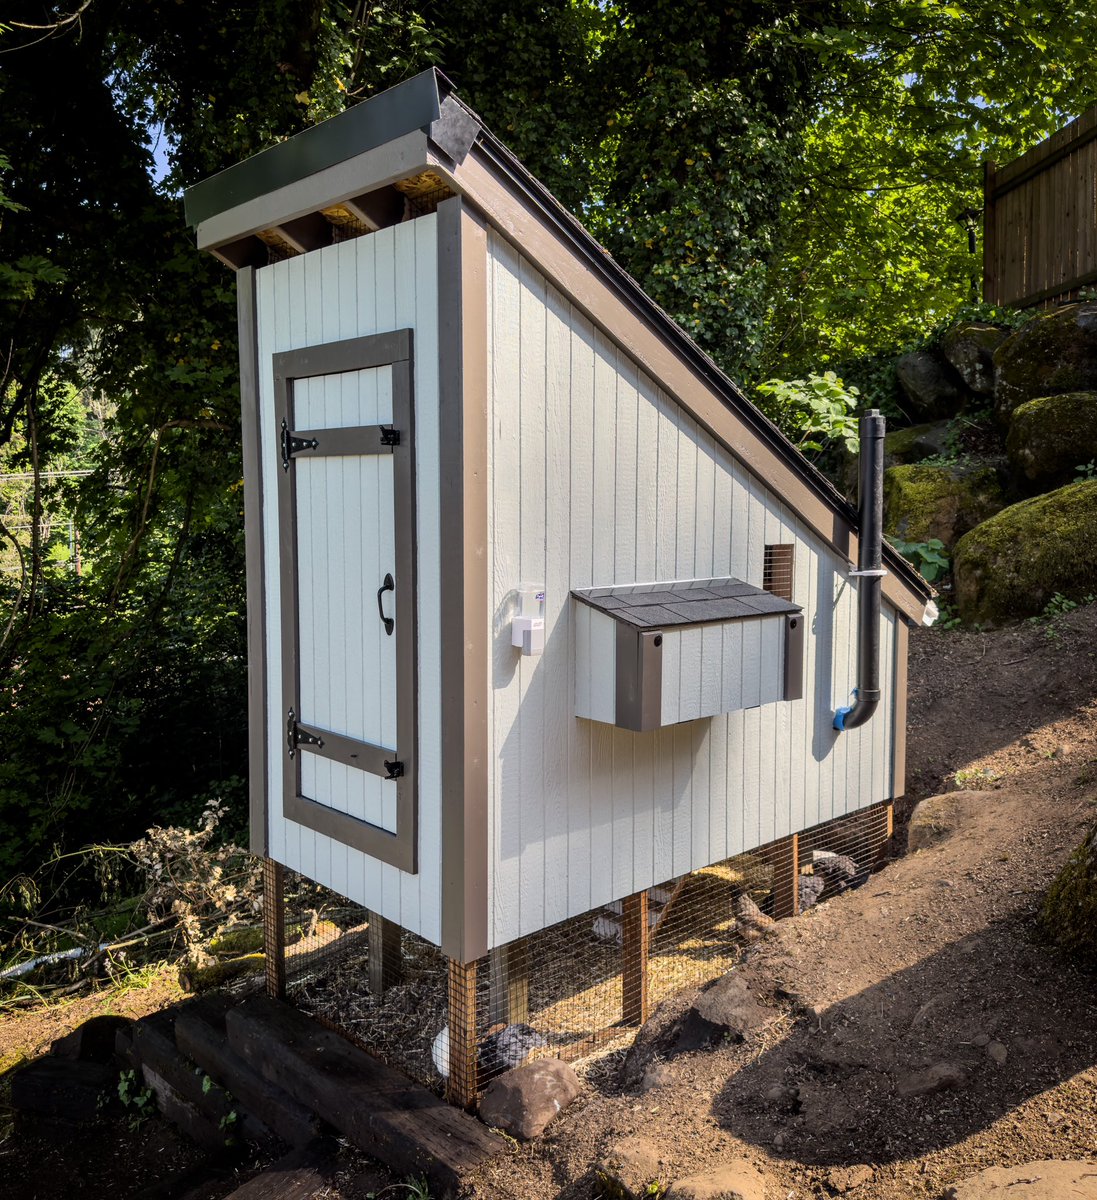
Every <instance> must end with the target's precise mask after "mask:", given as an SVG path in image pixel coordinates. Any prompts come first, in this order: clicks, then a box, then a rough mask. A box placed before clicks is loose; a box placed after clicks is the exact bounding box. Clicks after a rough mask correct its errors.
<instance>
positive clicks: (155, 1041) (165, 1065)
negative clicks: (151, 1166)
mask: <svg viewBox="0 0 1097 1200" xmlns="http://www.w3.org/2000/svg"><path fill="white" fill-rule="evenodd" d="M130 1060H131V1061H136V1062H137V1063H138V1064H139V1066H140V1071H141V1076H142V1078H143V1079H144V1081H145V1084H146V1086H147V1087H149V1088H151V1090H152V1092H153V1093H154V1094H155V1096H156V1103H157V1106H158V1108H159V1109H160V1112H161V1114H162V1115H163V1116H164V1117H166V1118H167V1119H168V1120H169V1121H171V1122H172V1124H174V1125H178V1126H179V1128H180V1129H182V1130H183V1132H184V1133H185V1134H186V1135H187V1136H188V1137H189V1138H191V1139H192V1140H193V1141H195V1142H197V1143H198V1144H199V1145H201V1146H205V1147H206V1148H207V1149H210V1150H216V1149H219V1148H222V1147H225V1146H228V1145H232V1144H233V1143H234V1142H235V1141H236V1140H237V1139H238V1138H243V1139H244V1140H245V1141H248V1142H251V1143H253V1144H254V1145H257V1146H262V1147H265V1148H270V1149H274V1148H276V1147H278V1146H279V1145H280V1143H279V1142H278V1139H277V1138H276V1137H275V1135H274V1134H273V1133H272V1132H271V1130H270V1129H269V1128H268V1127H267V1126H266V1125H265V1124H264V1123H263V1122H262V1121H261V1120H260V1119H259V1118H258V1117H257V1116H255V1115H254V1114H253V1113H251V1112H248V1111H247V1109H245V1108H244V1107H243V1106H241V1105H237V1103H236V1101H235V1099H234V1098H233V1097H232V1096H230V1095H229V1094H228V1093H227V1092H226V1091H225V1089H224V1088H222V1087H220V1086H219V1085H218V1084H216V1083H214V1082H213V1081H212V1080H206V1079H204V1078H203V1076H202V1071H201V1070H200V1069H198V1068H197V1067H196V1066H195V1064H194V1063H192V1062H190V1061H189V1060H188V1059H186V1058H184V1057H183V1055H182V1054H181V1053H180V1051H179V1048H178V1046H177V1045H176V1043H175V1017H174V1014H173V1013H171V1012H170V1011H164V1012H157V1013H152V1014H151V1015H150V1016H147V1017H142V1018H141V1020H140V1021H138V1022H137V1023H136V1024H135V1025H134V1027H133V1045H132V1049H131V1051H130Z"/></svg>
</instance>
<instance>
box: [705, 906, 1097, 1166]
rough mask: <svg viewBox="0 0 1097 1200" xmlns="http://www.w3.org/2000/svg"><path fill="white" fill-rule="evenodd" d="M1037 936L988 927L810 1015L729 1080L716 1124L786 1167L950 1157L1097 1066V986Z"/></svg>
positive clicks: (1016, 924)
mask: <svg viewBox="0 0 1097 1200" xmlns="http://www.w3.org/2000/svg"><path fill="white" fill-rule="evenodd" d="M1033 924H1034V923H1033V922H1031V921H1023V920H1017V919H1010V920H1003V921H999V922H997V923H994V924H991V925H990V926H988V927H987V928H985V929H983V930H980V931H979V932H978V933H976V934H972V935H970V936H968V937H965V938H962V939H961V940H959V941H956V942H953V943H952V944H950V945H948V946H947V947H945V948H944V949H942V950H940V951H939V952H937V953H935V954H932V955H930V956H929V957H928V958H926V959H924V960H923V961H921V962H919V963H918V964H916V965H915V966H912V967H909V968H907V969H905V970H903V971H900V972H898V973H896V974H894V975H891V976H889V977H888V978H887V979H885V980H883V981H882V982H880V983H879V984H877V985H875V986H873V987H871V988H868V989H866V990H865V991H862V992H859V993H858V994H856V995H854V996H852V997H850V998H849V999H846V1000H843V1001H841V1002H840V1003H837V1004H834V1005H832V1006H831V1007H830V1008H827V1009H825V1010H824V1011H822V1012H821V1013H820V1014H818V1015H815V1014H810V1013H809V1014H805V1015H802V1016H801V1017H800V1018H799V1021H798V1024H797V1026H796V1028H795V1029H794V1030H793V1031H792V1032H791V1033H790V1034H789V1035H788V1036H787V1037H786V1038H785V1039H784V1040H782V1041H781V1042H780V1044H779V1045H776V1046H774V1047H773V1049H771V1050H769V1051H766V1052H764V1053H763V1054H762V1055H761V1056H760V1057H759V1058H756V1059H755V1060H754V1061H752V1062H751V1063H749V1064H748V1065H747V1066H745V1067H743V1068H742V1069H741V1070H740V1071H739V1072H737V1073H736V1074H735V1075H734V1076H733V1077H732V1078H731V1079H729V1080H728V1082H727V1084H726V1085H725V1086H724V1088H723V1089H722V1091H721V1092H720V1093H719V1094H718V1095H717V1097H716V1099H715V1101H714V1103H713V1114H714V1116H715V1117H716V1118H717V1120H718V1122H719V1124H720V1125H722V1126H723V1127H724V1128H725V1129H726V1130H727V1131H728V1132H729V1133H731V1134H733V1135H734V1136H735V1137H737V1138H740V1139H742V1140H743V1141H746V1142H750V1143H754V1144H755V1145H758V1146H761V1147H764V1148H765V1149H766V1150H767V1151H768V1152H769V1153H770V1154H772V1155H774V1156H775V1157H777V1158H785V1159H794V1160H798V1161H799V1162H802V1163H807V1164H818V1165H826V1166H841V1165H850V1164H856V1163H864V1162H876V1163H886V1162H892V1161H895V1160H898V1159H909V1158H913V1157H917V1156H920V1155H926V1154H929V1153H931V1152H934V1151H937V1150H941V1149H943V1148H945V1147H947V1146H950V1145H954V1144H956V1143H958V1142H960V1141H962V1140H963V1139H964V1138H966V1137H968V1136H969V1135H971V1134H973V1133H976V1132H978V1131H980V1130H984V1129H986V1128H987V1127H988V1126H990V1125H991V1124H992V1123H993V1122H995V1121H997V1120H999V1118H1001V1117H1003V1116H1005V1115H1006V1114H1007V1113H1009V1112H1010V1111H1011V1110H1013V1109H1015V1108H1016V1107H1017V1106H1018V1105H1020V1104H1022V1103H1023V1102H1025V1101H1027V1100H1029V1099H1031V1098H1032V1097H1034V1096H1038V1095H1039V1094H1041V1093H1043V1092H1045V1091H1046V1090H1048V1089H1049V1088H1051V1087H1053V1086H1055V1085H1056V1084H1059V1083H1061V1082H1063V1081H1065V1080H1067V1079H1069V1078H1071V1077H1072V1076H1074V1075H1076V1074H1077V1073H1078V1072H1080V1071H1083V1070H1085V1069H1087V1068H1089V1067H1092V1066H1094V1064H1097V997H1095V983H1097V980H1095V979H1094V978H1093V977H1092V976H1086V975H1084V974H1082V973H1080V972H1078V971H1077V970H1075V969H1074V968H1073V967H1072V966H1070V965H1069V964H1067V963H1065V962H1064V960H1063V959H1062V958H1061V957H1060V956H1059V955H1058V954H1057V953H1056V952H1054V951H1052V950H1050V949H1049V948H1047V947H1046V946H1042V945H1040V944H1038V943H1037V942H1036V941H1035V938H1034V928H1033ZM833 969H834V971H835V972H836V973H838V974H839V975H840V974H841V972H842V969H843V967H842V962H841V959H840V957H838V956H836V958H835V961H834V964H833ZM988 984H989V986H988Z"/></svg>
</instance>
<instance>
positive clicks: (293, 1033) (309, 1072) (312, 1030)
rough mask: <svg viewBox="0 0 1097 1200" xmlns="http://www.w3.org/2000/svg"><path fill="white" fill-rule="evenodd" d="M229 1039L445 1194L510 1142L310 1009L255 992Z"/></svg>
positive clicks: (357, 1136) (276, 1078) (380, 1155)
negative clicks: (353, 1041) (315, 1016)
mask: <svg viewBox="0 0 1097 1200" xmlns="http://www.w3.org/2000/svg"><path fill="white" fill-rule="evenodd" d="M225 1024H226V1027H227V1029H228V1035H229V1044H230V1045H231V1046H232V1048H233V1049H234V1050H235V1051H236V1052H237V1053H238V1054H239V1055H240V1056H241V1057H242V1058H244V1059H245V1060H246V1061H247V1062H249V1063H250V1064H251V1065H252V1066H253V1067H254V1068H255V1069H256V1070H258V1071H260V1072H262V1074H264V1075H265V1076H266V1077H267V1078H268V1079H269V1080H270V1081H271V1082H272V1083H276V1084H278V1086H279V1087H281V1088H284V1089H285V1090H286V1091H289V1092H291V1093H292V1094H293V1095H294V1097H295V1098H296V1099H297V1100H299V1101H300V1102H301V1103H303V1104H307V1105H308V1106H309V1108H311V1109H312V1110H313V1112H315V1113H316V1114H317V1115H318V1116H320V1117H322V1118H323V1119H324V1120H325V1121H327V1122H328V1123H329V1124H331V1125H334V1126H335V1128H336V1129H338V1130H339V1132H340V1133H342V1134H344V1135H345V1136H346V1137H347V1138H349V1139H350V1141H352V1142H353V1143H354V1144H355V1145H356V1146H357V1147H358V1148H359V1149H360V1150H363V1151H364V1152H365V1153H366V1154H369V1155H370V1156H372V1157H373V1158H376V1159H378V1160H380V1161H381V1162H383V1163H385V1165H386V1166H388V1167H391V1168H392V1170H394V1171H395V1172H396V1173H397V1174H398V1175H426V1176H427V1178H428V1180H429V1181H430V1182H431V1184H432V1185H433V1186H434V1188H435V1190H436V1191H437V1192H439V1193H440V1194H441V1197H442V1198H443V1200H444V1198H446V1197H451V1196H456V1195H457V1193H458V1192H459V1191H460V1189H461V1187H462V1184H463V1182H464V1180H465V1179H466V1178H467V1177H468V1176H469V1175H470V1174H471V1173H472V1172H473V1171H475V1170H476V1168H478V1167H479V1166H481V1165H482V1164H483V1163H485V1162H487V1161H488V1160H489V1159H491V1158H493V1157H494V1156H495V1155H497V1154H502V1153H503V1151H504V1150H505V1149H506V1148H507V1143H506V1142H505V1141H504V1140H503V1138H501V1137H500V1136H499V1135H498V1134H496V1133H492V1132H491V1131H490V1130H489V1129H487V1128H486V1127H485V1126H484V1125H482V1124H481V1123H480V1122H479V1121H477V1120H476V1118H475V1117H472V1116H470V1115H469V1114H468V1113H466V1112H463V1111H462V1110H461V1109H459V1108H454V1107H453V1106H452V1105H450V1104H447V1103H446V1102H445V1101H444V1100H443V1099H441V1098H440V1097H438V1096H436V1095H434V1093H433V1092H429V1091H427V1089H426V1088H425V1087H421V1086H420V1085H419V1084H416V1083H413V1082H412V1081H411V1080H410V1079H408V1078H407V1077H406V1076H405V1075H402V1074H400V1072H399V1071H396V1070H394V1069H393V1068H392V1067H389V1066H386V1065H385V1064H384V1063H382V1062H379V1061H378V1060H377V1059H376V1058H374V1057H373V1056H372V1055H370V1054H367V1053H366V1052H365V1051H364V1050H360V1049H359V1048H358V1047H357V1046H355V1045H352V1044H351V1043H350V1042H348V1041H347V1039H346V1038H344V1037H341V1036H340V1035H339V1034H337V1033H334V1032H332V1031H331V1030H329V1029H325V1028H324V1027H323V1026H322V1025H319V1024H317V1022H316V1021H314V1020H312V1018H311V1017H309V1016H307V1015H306V1014H305V1013H302V1012H299V1011H298V1010H297V1009H295V1008H291V1007H290V1006H289V1005H288V1004H283V1003H282V1002H281V1001H278V1000H272V999H270V998H269V997H267V996H250V997H248V998H247V999H246V1000H244V1001H243V1003H241V1004H240V1005H238V1006H237V1007H236V1008H231V1009H229V1011H228V1012H227V1013H226V1014H225Z"/></svg>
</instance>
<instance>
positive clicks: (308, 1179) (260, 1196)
mask: <svg viewBox="0 0 1097 1200" xmlns="http://www.w3.org/2000/svg"><path fill="white" fill-rule="evenodd" d="M337 1150H338V1147H337V1146H336V1145H335V1142H334V1140H333V1139H327V1138H317V1139H315V1140H314V1141H312V1142H310V1143H309V1145H307V1146H300V1147H298V1148H297V1149H296V1150H291V1151H290V1152H289V1154H287V1155H286V1156H285V1157H284V1158H280V1159H279V1160H278V1161H277V1162H275V1163H271V1165H270V1166H269V1167H267V1169H266V1170H265V1171H260V1173H259V1174H258V1175H255V1176H253V1177H252V1178H251V1179H249V1180H248V1181H247V1183H244V1184H241V1186H240V1187H238V1188H237V1189H236V1191H234V1192H230V1193H229V1194H228V1195H227V1196H226V1197H225V1200H313V1197H315V1196H319V1195H320V1194H321V1193H322V1192H323V1191H325V1190H326V1188H327V1186H328V1184H329V1183H330V1182H331V1177H332V1175H333V1174H334V1170H335V1156H336V1153H337Z"/></svg>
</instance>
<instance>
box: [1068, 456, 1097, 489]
mask: <svg viewBox="0 0 1097 1200" xmlns="http://www.w3.org/2000/svg"><path fill="white" fill-rule="evenodd" d="M1074 470H1075V472H1076V474H1075V476H1074V480H1073V482H1074V483H1085V481H1086V480H1087V479H1097V462H1094V461H1093V459H1092V458H1091V459H1090V460H1089V462H1086V463H1079V464H1078V465H1077V466H1076V467H1075V468H1074Z"/></svg>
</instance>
